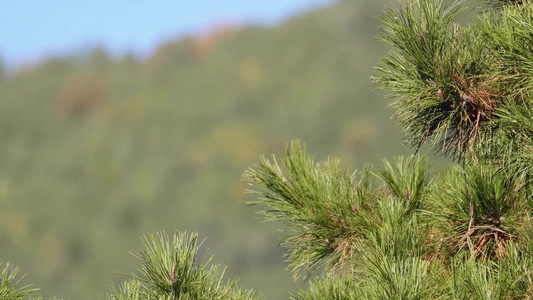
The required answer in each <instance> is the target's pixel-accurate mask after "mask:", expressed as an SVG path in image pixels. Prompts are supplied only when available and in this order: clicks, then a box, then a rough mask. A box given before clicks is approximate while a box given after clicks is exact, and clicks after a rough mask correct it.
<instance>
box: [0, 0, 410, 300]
mask: <svg viewBox="0 0 533 300" xmlns="http://www.w3.org/2000/svg"><path fill="white" fill-rule="evenodd" d="M386 4H389V2H388V1H384V0H380V1H340V2H337V3H335V4H333V5H330V6H327V7H323V8H320V9H318V10H315V11H311V12H307V13H305V14H302V15H299V16H295V17H293V18H291V19H290V20H288V21H286V22H284V23H283V24H281V25H277V26H275V27H263V26H252V25H249V26H245V27H231V26H228V27H224V28H217V29H216V30H213V31H212V32H211V33H210V34H207V35H204V36H190V37H185V38H182V39H180V40H177V41H168V42H166V43H165V44H162V45H161V46H160V47H159V48H158V50H157V51H155V53H154V54H153V55H152V56H151V57H150V58H148V59H146V60H140V59H136V58H135V57H134V56H132V55H126V56H124V57H121V58H111V57H110V56H109V55H108V54H107V53H106V52H105V50H103V49H93V50H90V51H88V52H86V53H77V54H73V55H71V56H68V57H53V58H49V59H47V60H45V61H42V62H41V63H39V64H38V65H34V66H31V67H26V68H24V69H21V70H18V71H17V72H16V73H14V74H5V72H4V74H3V75H2V76H1V77H0V104H1V109H0V114H1V116H0V130H1V132H2V134H1V135H0V165H1V168H0V260H2V261H4V262H7V261H9V262H12V263H13V264H15V265H18V266H20V267H21V269H22V270H23V272H24V273H28V275H27V276H26V277H25V279H24V280H25V281H27V282H31V283H34V284H35V285H36V286H37V287H40V288H41V292H42V294H43V296H58V297H63V298H72V299H88V298H90V299H93V298H96V297H97V296H98V294H99V293H100V292H103V291H106V290H107V288H108V286H107V285H108V284H109V283H111V282H115V283H117V282H121V281H123V280H124V279H125V276H124V275H121V274H119V273H117V271H120V272H124V273H130V272H133V271H135V269H136V268H137V267H138V265H137V261H136V259H135V258H133V257H132V256H131V255H130V254H129V252H130V251H133V252H136V251H137V248H138V245H139V240H140V239H139V237H140V236H141V235H143V234H146V233H149V232H152V231H155V230H166V231H167V232H170V233H172V232H174V231H175V230H180V231H183V230H188V231H193V230H196V231H198V232H199V233H200V236H202V237H206V238H207V240H206V243H205V244H204V247H203V248H204V249H209V251H210V252H211V253H213V254H214V258H215V262H216V263H220V264H223V265H228V269H227V272H226V274H227V275H228V279H229V278H230V277H233V276H235V275H238V276H240V278H241V281H240V282H241V283H242V284H243V285H244V286H246V287H255V288H257V289H260V290H262V291H263V292H264V293H265V295H266V296H267V297H268V298H269V299H284V298H287V295H288V291H289V290H291V289H293V288H294V287H295V286H298V285H300V286H301V285H305V284H306V283H305V282H294V281H293V280H292V279H291V278H290V275H289V274H288V273H287V272H285V271H284V268H285V266H286V263H285V262H284V259H283V257H282V255H283V249H281V248H280V247H279V246H278V238H279V237H280V236H281V235H282V234H283V233H282V232H279V231H276V229H278V228H281V227H280V225H278V224H270V223H259V222H258V220H257V218H256V217H255V216H254V212H255V211H257V210H259V209H260V208H258V207H249V206H246V205H245V204H242V201H246V200H247V197H248V196H247V195H246V194H245V193H244V192H245V190H246V188H247V187H246V184H245V183H244V182H243V181H242V180H241V179H242V174H243V172H244V170H245V169H246V168H247V167H248V166H249V165H250V164H252V163H254V162H257V161H258V160H259V156H260V155H261V154H268V153H278V152H283V151H284V147H285V146H284V145H285V143H286V142H288V141H290V140H291V139H301V140H303V141H304V142H306V144H307V146H308V149H309V150H310V151H311V152H315V153H318V154H319V156H318V157H317V158H318V159H323V158H326V156H325V155H331V156H336V157H340V158H341V161H342V163H343V165H344V166H345V167H349V168H358V169H360V168H361V167H362V166H363V164H364V163H379V162H380V161H381V159H382V158H391V157H393V156H395V155H399V154H405V153H408V151H407V149H405V148H403V147H402V146H401V144H402V142H401V140H402V134H401V132H400V129H399V128H397V127H396V126H395V125H394V122H393V121H391V120H390V114H391V111H390V109H389V108H388V107H387V101H386V99H385V95H384V93H382V92H377V91H375V86H374V85H373V84H372V82H371V81H370V80H369V77H370V75H372V73H373V67H374V66H375V65H376V64H377V62H378V58H379V57H380V56H383V55H384V54H385V53H386V51H387V48H386V45H385V44H384V43H382V42H379V41H377V40H376V39H375V38H374V37H375V36H376V35H378V29H377V20H376V19H375V16H376V15H377V14H378V13H379V12H380V11H381V10H382V9H384V7H385V5H386Z"/></svg>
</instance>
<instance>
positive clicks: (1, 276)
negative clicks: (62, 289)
mask: <svg viewBox="0 0 533 300" xmlns="http://www.w3.org/2000/svg"><path fill="white" fill-rule="evenodd" d="M19 272H20V270H19V268H18V267H14V266H13V265H11V264H10V263H9V262H8V263H6V265H5V266H4V267H2V262H0V299H5V300H19V299H24V298H27V297H32V296H34V295H35V294H36V292H37V291H38V290H39V289H36V288H32V287H31V285H23V286H20V282H21V280H22V279H23V278H24V276H20V277H17V276H18V273H19Z"/></svg>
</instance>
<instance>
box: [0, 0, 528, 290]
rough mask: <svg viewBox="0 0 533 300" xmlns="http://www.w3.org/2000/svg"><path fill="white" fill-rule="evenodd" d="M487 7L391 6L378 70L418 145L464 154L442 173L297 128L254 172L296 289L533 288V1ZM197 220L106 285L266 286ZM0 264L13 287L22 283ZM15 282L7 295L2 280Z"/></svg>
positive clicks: (146, 247) (433, 2)
mask: <svg viewBox="0 0 533 300" xmlns="http://www.w3.org/2000/svg"><path fill="white" fill-rule="evenodd" d="M483 4H484V6H483V8H484V11H483V12H482V13H481V14H480V15H479V22H477V23H475V24H469V25H466V26H459V25H457V24H454V23H453V20H454V19H455V17H456V16H457V15H458V14H459V13H460V12H461V11H462V10H464V9H465V8H464V5H465V2H464V1H457V2H453V3H450V2H447V1H444V0H427V1H422V0H421V1H408V0H403V1H400V4H399V8H397V9H389V10H387V11H385V12H384V13H383V14H382V15H381V17H380V21H381V24H382V25H381V30H382V31H383V34H384V35H383V37H382V39H383V40H384V41H386V42H388V43H390V44H392V46H394V47H395V50H393V51H391V52H390V53H389V54H388V55H387V56H386V57H384V58H383V59H382V60H381V63H380V64H379V66H378V68H377V69H378V72H379V75H378V76H376V77H375V78H374V80H375V81H376V82H377V83H379V84H381V86H382V87H383V88H385V89H388V90H390V91H392V97H393V98H394V101H393V102H392V105H393V106H394V107H395V108H396V114H395V116H396V117H397V118H398V119H399V121H400V123H401V125H402V126H403V128H404V130H405V131H406V140H407V142H408V145H410V146H411V147H412V148H413V150H415V152H417V151H418V149H419V148H420V147H421V146H422V145H423V144H429V145H430V146H432V147H434V149H436V150H437V151H438V152H441V153H443V154H444V155H446V156H448V157H449V158H450V159H452V160H453V161H454V162H455V163H454V164H453V165H451V166H450V167H449V168H448V169H447V170H446V171H445V172H443V173H432V172H430V170H431V165H430V162H429V160H428V159H427V158H425V157H422V156H418V155H416V154H414V155H412V156H410V157H400V158H397V159H396V160H395V161H394V162H388V161H385V163H384V168H383V169H376V168H374V167H372V166H367V167H365V168H364V169H363V170H361V171H359V172H352V171H350V170H343V169H341V168H340V163H339V161H338V160H336V159H330V160H327V161H324V162H315V160H314V158H313V156H312V155H310V154H308V153H307V150H306V148H305V146H304V145H303V144H302V143H300V142H297V141H295V142H292V143H291V144H290V145H288V146H287V150H286V154H285V155H283V156H281V157H279V156H273V157H272V158H266V157H263V158H262V159H261V161H260V162H259V163H257V164H255V165H253V166H252V167H251V168H250V169H248V170H247V171H246V172H245V175H244V177H245V180H246V181H247V182H248V183H250V185H251V190H250V191H251V192H252V193H254V194H257V195H258V196H259V198H258V200H255V201H253V202H252V204H260V205H265V206H267V207H268V209H267V210H265V211H264V212H262V216H263V217H264V219H265V220H275V221H279V222H282V223H284V224H286V225H288V228H289V230H288V232H287V235H286V236H285V238H284V239H283V241H282V243H281V244H282V245H283V246H284V247H286V248H287V259H288V262H289V269H290V270H291V271H292V272H293V274H294V276H295V277H304V278H309V277H311V276H313V274H316V272H319V271H322V270H323V272H322V273H323V274H322V275H319V276H316V277H313V280H312V281H311V283H310V286H309V288H308V289H307V290H303V289H302V290H298V291H297V292H295V293H293V295H292V297H291V298H292V299H531V298H532V297H533V296H532V295H533V279H532V276H533V274H532V270H533V225H532V220H531V216H532V214H533V201H532V193H533V191H532V190H531V185H532V182H531V181H532V178H533V174H532V165H533V164H532V162H533V160H532V158H533V76H532V75H533V34H532V33H533V3H532V2H531V1H527V0H521V1H504V0H499V1H498V0H487V1H483ZM198 247H199V244H198V236H197V235H196V234H186V233H176V235H175V236H174V237H173V238H169V237H168V236H167V235H165V234H164V233H155V234H152V235H149V236H147V237H145V238H143V242H142V250H141V252H140V254H139V255H138V258H139V259H140V260H141V261H142V266H141V268H140V270H139V272H140V274H136V275H135V274H134V275H132V276H131V280H130V281H127V282H126V283H124V284H123V285H122V286H120V287H118V288H113V289H112V291H111V292H110V293H109V294H108V295H107V297H108V298H109V299H261V298H262V296H261V295H260V294H258V293H255V292H253V291H252V290H246V289H243V288H241V287H240V286H238V285H237V283H236V281H230V282H224V281H222V279H221V278H222V275H223V273H224V272H223V269H220V268H219V267H218V266H216V265H212V264H210V256H204V257H207V258H204V259H203V260H202V259H199V258H198ZM14 273H16V272H13V269H12V268H11V267H10V266H8V267H7V268H4V270H3V271H2V273H1V275H0V276H1V277H0V295H2V296H4V298H2V299H21V298H22V297H23V296H24V295H27V294H28V293H31V292H32V290H28V288H27V287H22V288H16V287H14V286H16V284H13V281H14V276H13V274H14ZM5 295H7V296H5Z"/></svg>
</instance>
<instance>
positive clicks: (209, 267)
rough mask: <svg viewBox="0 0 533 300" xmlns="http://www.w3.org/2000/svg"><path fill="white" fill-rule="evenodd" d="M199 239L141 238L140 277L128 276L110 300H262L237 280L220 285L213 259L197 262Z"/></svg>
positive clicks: (186, 236) (157, 235)
mask: <svg viewBox="0 0 533 300" xmlns="http://www.w3.org/2000/svg"><path fill="white" fill-rule="evenodd" d="M200 246H201V243H200V244H198V235H197V234H196V233H192V234H187V233H180V232H178V233H176V234H175V235H174V237H173V238H172V239H170V238H169V237H168V236H167V235H166V234H165V233H155V234H150V235H148V236H145V237H143V239H142V250H141V252H140V255H135V256H136V257H137V258H139V259H140V260H141V261H142V268H141V269H140V273H141V274H131V275H130V276H131V277H132V279H133V281H129V282H128V283H126V284H125V285H123V286H122V287H121V288H119V290H116V289H114V291H113V293H112V294H111V295H110V296H109V297H110V299H184V300H185V299H191V300H192V299H206V300H207V299H221V300H222V299H262V296H261V295H256V293H255V292H254V291H253V290H245V289H243V288H242V287H240V286H238V285H237V280H236V279H234V280H231V281H229V282H227V283H224V282H223V276H224V270H223V269H222V270H221V269H220V266H218V265H213V264H211V259H212V256H210V255H207V254H206V255H205V256H204V258H203V259H202V260H200V261H199V260H198V249H199V247H200Z"/></svg>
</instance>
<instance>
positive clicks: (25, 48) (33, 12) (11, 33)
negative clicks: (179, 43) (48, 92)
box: [0, 0, 334, 67]
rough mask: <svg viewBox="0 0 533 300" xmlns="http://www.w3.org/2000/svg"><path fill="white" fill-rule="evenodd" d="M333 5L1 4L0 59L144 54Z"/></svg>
mask: <svg viewBox="0 0 533 300" xmlns="http://www.w3.org/2000/svg"><path fill="white" fill-rule="evenodd" d="M332 2H334V1H333V0H248V1H246V0H174V1H171V0H162V1H148V0H90V1H89V0H1V2H0V59H1V60H2V62H3V64H4V65H6V66H8V67H13V66H18V65H24V64H28V63H32V62H36V61H38V60H39V59H42V58H43V57H46V56H50V55H61V54H62V53H72V52H76V51H81V50H83V49H84V48H87V47H95V46H104V47H105V48H106V49H108V50H110V51H111V52H112V53H113V54H121V53H124V52H128V51H130V52H133V53H136V54H138V55H146V54H149V53H150V52H151V51H153V49H154V48H155V47H156V46H157V45H158V44H159V43H161V42H162V41H164V40H167V39H171V38H176V37H179V36H183V35H184V34H188V33H195V32H201V31H202V30H206V29H207V28H209V26H213V25H215V24H217V23H224V22H235V23H237V24H243V23H244V24H246V23H260V24H275V23H278V22H280V21H283V20H285V19H286V18H288V17H290V16H291V15H294V14H297V13H300V12H302V11H305V10H309V9H312V8H315V7H317V6H319V5H324V4H328V3H332Z"/></svg>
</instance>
